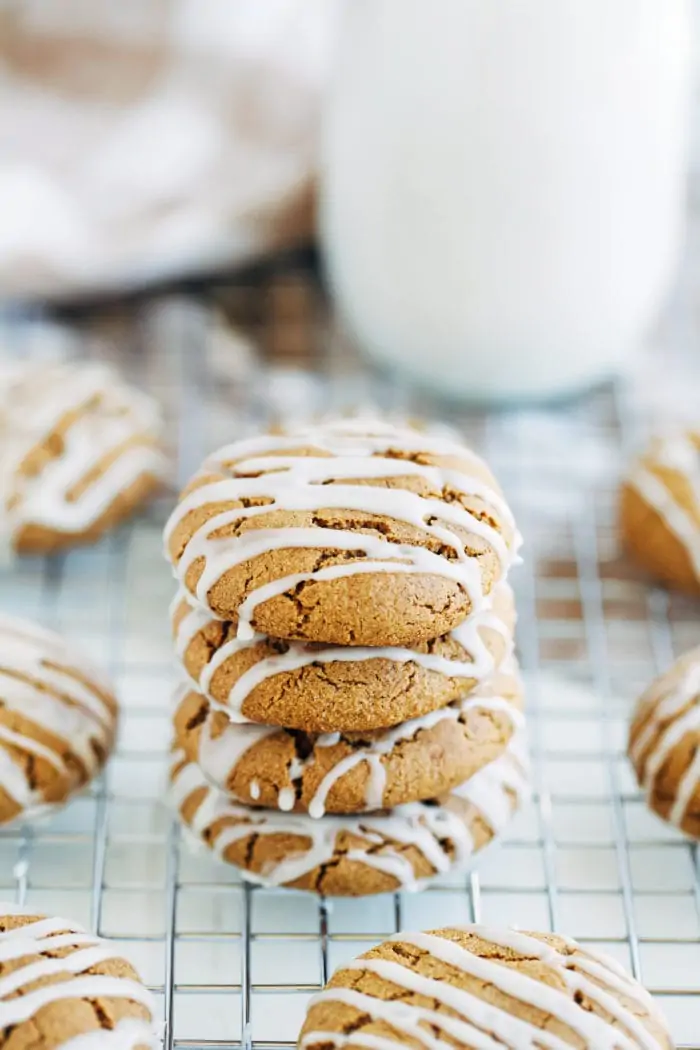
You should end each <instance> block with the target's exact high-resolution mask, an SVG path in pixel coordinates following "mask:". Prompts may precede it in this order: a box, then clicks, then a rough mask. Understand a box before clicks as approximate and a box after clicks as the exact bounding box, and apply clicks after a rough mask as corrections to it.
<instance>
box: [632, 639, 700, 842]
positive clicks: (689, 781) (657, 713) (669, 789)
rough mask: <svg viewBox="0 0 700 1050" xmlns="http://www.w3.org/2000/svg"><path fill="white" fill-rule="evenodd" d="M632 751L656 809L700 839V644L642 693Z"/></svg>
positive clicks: (639, 780) (637, 711) (655, 810)
mask: <svg viewBox="0 0 700 1050" xmlns="http://www.w3.org/2000/svg"><path fill="white" fill-rule="evenodd" d="M628 751H629V756H630V759H631V761H632V765H633V766H634V771H635V773H636V774H637V780H638V782H639V785H640V787H641V788H642V789H643V790H644V792H645V794H646V798H647V802H648V804H649V806H650V807H651V809H652V810H653V811H654V812H655V813H658V815H659V816H660V817H662V818H663V819H664V820H667V821H669V823H671V824H675V825H676V827H678V828H680V829H681V830H682V831H684V832H686V834H688V835H692V836H693V837H694V838H696V839H700V648H697V649H693V650H691V651H690V652H688V653H686V654H685V655H684V656H682V657H681V658H680V660H677V661H676V663H675V664H674V665H673V666H672V667H671V668H670V669H669V670H668V671H667V672H666V673H665V674H663V675H660V676H659V678H657V679H656V680H655V681H654V682H652V684H651V685H650V686H649V688H648V689H647V691H646V692H645V693H644V694H643V695H642V696H641V698H640V700H639V702H638V704H637V707H636V710H635V712H634V715H633V717H632V723H631V726H630V734H629V749H628Z"/></svg>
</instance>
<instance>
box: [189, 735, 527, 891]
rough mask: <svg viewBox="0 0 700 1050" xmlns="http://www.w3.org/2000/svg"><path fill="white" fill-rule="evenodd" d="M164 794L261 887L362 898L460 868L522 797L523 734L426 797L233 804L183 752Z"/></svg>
mask: <svg viewBox="0 0 700 1050" xmlns="http://www.w3.org/2000/svg"><path fill="white" fill-rule="evenodd" d="M171 779H172V797H173V802H174V804H175V805H176V807H177V809H178V812H179V813H180V817H181V819H182V820H183V822H184V823H185V825H186V826H187V827H188V828H189V829H190V831H191V832H192V833H193V835H194V837H195V841H197V842H203V843H204V844H205V845H206V846H208V847H209V849H211V850H212V851H213V852H214V854H215V855H216V856H218V857H219V858H220V859H221V860H224V861H226V862H227V863H229V864H233V865H235V866H236V867H238V868H240V869H241V871H242V874H243V877H244V878H246V879H248V880H250V881H253V882H257V883H261V884H263V885H267V886H287V887H290V888H292V889H300V890H307V891H309V892H312V893H323V894H327V895H329V896H334V895H335V896H348V897H362V896H367V895H369V894H374V893H385V892H392V891H394V890H397V889H418V888H420V887H422V886H424V885H425V884H426V882H427V881H429V880H430V879H431V878H433V877H434V876H435V875H438V874H444V873H446V872H448V871H452V870H466V869H467V868H468V867H469V866H470V865H471V863H472V862H473V859H474V857H475V856H476V855H477V854H478V853H479V852H480V850H482V849H483V848H484V846H486V845H487V844H488V843H489V842H491V840H492V839H493V838H494V837H495V836H497V835H498V834H499V833H500V832H501V831H502V830H503V828H504V827H505V826H506V825H507V824H508V822H509V821H510V819H511V817H512V815H513V813H514V812H515V811H516V810H517V809H518V808H519V806H520V804H521V803H522V801H523V800H524V799H525V798H526V797H527V795H528V791H529V787H528V764H527V757H526V752H525V747H524V741H523V739H522V737H521V736H519V735H517V736H515V737H513V738H512V739H511V741H510V743H509V745H508V747H507V748H506V750H505V751H504V752H503V753H502V754H501V755H500V756H499V757H498V758H497V759H495V760H494V761H493V762H491V763H489V764H488V765H486V766H484V767H483V768H482V769H480V770H479V772H478V773H476V774H475V775H474V776H473V777H471V778H470V779H469V780H467V781H466V782H465V783H464V784H461V785H459V786H458V787H456V788H454V789H453V790H452V791H451V792H450V793H449V794H447V795H443V796H441V797H440V798H439V799H437V800H434V801H431V802H411V803H407V804H406V805H402V806H397V807H396V808H395V809H394V810H392V811H383V812H378V813H372V814H366V815H363V816H359V815H356V816H344V817H341V816H332V815H330V814H327V815H326V816H324V817H321V818H320V819H319V820H314V819H313V818H312V817H310V816H308V815H307V814H296V813H280V812H276V811H274V810H269V809H267V810H266V809H252V808H249V807H246V806H242V805H238V804H236V803H234V802H232V801H231V800H230V799H228V798H227V797H226V796H225V795H224V794H223V793H222V792H221V791H219V790H218V789H217V788H215V787H213V786H212V785H211V784H209V783H208V782H207V781H206V779H205V778H204V775H203V773H202V772H201V770H200V769H199V767H198V766H197V765H196V764H195V763H192V762H189V761H188V759H187V757H186V756H185V754H184V752H183V751H182V750H176V751H175V753H174V755H173V765H172V771H171Z"/></svg>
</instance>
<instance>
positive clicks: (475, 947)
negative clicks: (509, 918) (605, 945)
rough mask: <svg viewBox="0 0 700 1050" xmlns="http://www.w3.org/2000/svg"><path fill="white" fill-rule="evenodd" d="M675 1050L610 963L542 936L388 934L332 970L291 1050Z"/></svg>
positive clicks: (652, 1012) (453, 931)
mask: <svg viewBox="0 0 700 1050" xmlns="http://www.w3.org/2000/svg"><path fill="white" fill-rule="evenodd" d="M389 1045H391V1046H397V1047H400V1046H407V1047H412V1048H415V1047H418V1046H431V1047H438V1046H440V1047H442V1046H450V1047H454V1048H455V1050H460V1048H462V1047H463V1048H465V1050H474V1048H475V1047H480V1048H483V1050H497V1048H500V1047H504V1048H505V1047H513V1048H515V1047H522V1048H523V1050H525V1048H527V1047H542V1048H544V1047H551V1048H552V1050H554V1048H555V1047H556V1048H557V1050H564V1048H566V1047H573V1048H575V1050H584V1048H586V1050H623V1048H624V1050H673V1047H674V1043H673V1040H672V1039H671V1036H670V1034H669V1030H668V1025H667V1023H666V1020H665V1018H664V1017H663V1015H662V1013H661V1011H660V1010H659V1008H658V1007H657V1006H656V1004H655V1002H654V1000H653V999H652V997H651V996H650V995H649V993H648V992H647V991H646V990H645V989H644V988H643V987H642V986H641V985H640V984H639V982H638V981H636V980H634V978H632V977H631V976H629V974H627V973H626V971H625V970H624V969H623V968H622V967H621V966H620V964H619V963H618V962H617V961H616V960H615V959H612V958H610V957H609V956H607V955H604V954H602V953H601V952H598V951H592V950H590V949H589V948H588V947H582V946H581V945H580V944H577V943H576V941H573V940H571V939H569V938H567V937H561V936H557V935H555V934H550V933H521V932H519V931H518V932H516V931H515V930H509V929H493V928H491V927H487V926H478V925H473V926H459V927H454V928H447V929H442V930H431V931H430V932H429V933H397V934H395V935H394V936H393V937H390V938H389V940H387V941H385V942H384V943H383V944H380V945H378V946H377V947H376V948H372V949H371V950H370V951H368V952H365V954H364V955H360V956H359V958H357V959H355V960H354V961H353V962H351V963H348V964H346V965H345V966H341V967H340V968H339V969H338V970H336V972H335V973H334V974H333V976H332V977H331V979H330V981H329V982H328V984H327V985H326V987H325V988H324V990H323V991H322V992H320V993H319V994H318V995H315V996H314V997H313V998H312V999H311V1001H310V1003H309V1006H308V1011H307V1015H306V1020H305V1022H304V1026H303V1028H302V1031H301V1035H300V1037H299V1050H328V1048H330V1047H337V1048H341V1047H343V1048H345V1047H352V1046H355V1047H358V1048H359V1047H362V1048H365V1047H368V1046H372V1047H379V1046H387V1047H388V1046H389Z"/></svg>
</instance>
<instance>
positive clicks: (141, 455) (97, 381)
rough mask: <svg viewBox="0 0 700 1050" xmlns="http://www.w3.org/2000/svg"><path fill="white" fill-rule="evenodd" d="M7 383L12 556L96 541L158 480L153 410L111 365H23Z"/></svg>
mask: <svg viewBox="0 0 700 1050" xmlns="http://www.w3.org/2000/svg"><path fill="white" fill-rule="evenodd" d="M0 387H1V388H0V536H2V538H3V539H4V542H5V545H6V546H8V547H9V548H10V549H11V550H14V551H17V552H19V553H21V554H24V553H38V554H45V553H50V552H53V551H57V550H61V549H63V548H66V547H71V546H73V545H77V544H82V543H92V542H93V541H95V540H97V539H98V538H99V537H100V536H102V535H103V533H105V532H106V531H107V530H108V529H111V528H112V527H113V526H114V525H116V524H117V523H118V522H121V521H122V520H123V519H125V518H126V517H128V516H129V515H130V514H131V512H132V511H133V510H135V509H136V508H137V507H138V506H140V505H141V504H142V503H143V502H144V501H145V500H146V499H147V498H148V497H149V496H151V495H152V494H153V493H154V491H155V490H156V489H157V487H158V486H159V485H160V484H161V482H162V478H163V476H164V473H165V459H164V456H163V453H162V451H161V450H160V448H159V434H160V420H159V415H158V411H157V409H156V406H155V404H154V402H152V401H151V399H150V398H147V397H145V396H144V395H143V394H141V393H139V392H138V391H136V390H133V389H132V388H130V387H128V386H127V385H126V384H125V383H124V382H122V380H121V379H120V378H119V377H118V375H117V374H116V373H115V372H114V371H112V369H110V368H107V367H105V366H103V365H96V364H81V363H61V364H49V365H44V366H42V367H39V366H36V365H32V366H23V367H21V368H20V369H19V370H16V371H15V372H14V373H13V374H12V376H11V378H9V379H8V378H7V377H5V378H4V379H3V381H2V383H1V384H0Z"/></svg>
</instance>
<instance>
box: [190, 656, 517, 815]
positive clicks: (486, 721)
mask: <svg viewBox="0 0 700 1050" xmlns="http://www.w3.org/2000/svg"><path fill="white" fill-rule="evenodd" d="M521 705H522V684H521V682H520V680H519V676H518V673H517V669H516V668H515V667H513V668H512V669H510V670H508V671H506V670H504V671H503V672H502V673H501V674H498V675H494V676H492V677H491V678H490V679H488V681H487V682H485V683H484V684H483V685H482V686H481V687H480V688H478V689H476V690H474V691H473V692H472V693H470V694H469V695H468V696H466V697H464V698H462V699H461V700H458V701H455V702H454V703H453V704H451V705H449V706H447V707H443V708H441V709H439V710H437V711H433V712H430V713H429V714H427V715H423V716H421V717H419V718H416V719H413V720H412V721H410V722H405V723H404V724H403V725H400V726H397V727H396V728H394V729H388V730H386V729H385V730H378V731H377V730H375V731H373V732H370V733H365V734H362V733H350V734H340V733H326V734H323V735H321V736H317V735H313V734H309V733H302V732H298V731H293V730H289V729H277V728H274V727H272V726H257V725H235V724H233V723H231V722H230V721H229V719H228V717H227V715H226V714H225V713H224V712H223V711H219V710H214V709H212V708H211V707H210V705H209V703H208V701H207V700H206V699H205V698H204V697H202V695H201V694H199V693H196V692H193V691H189V692H187V693H186V694H185V695H184V697H183V698H182V699H181V700H180V702H179V704H178V707H177V710H176V712H175V718H174V722H175V735H176V740H177V742H178V745H179V746H180V747H181V748H182V750H183V751H184V752H185V754H186V756H187V758H188V759H189V760H190V761H191V762H196V763H197V764H198V766H199V768H200V769H201V771H202V773H203V774H204V776H205V778H206V779H207V780H208V781H209V782H210V783H211V784H213V785H214V786H215V787H217V788H219V789H220V790H221V791H223V792H224V794H226V795H228V796H229V797H230V798H232V799H233V800H235V801H237V802H241V803H243V804H246V805H253V806H255V805H257V806H265V807H269V808H278V809H281V810H283V811H286V812H289V811H294V812H298V813H309V814H310V815H311V816H312V817H315V818H320V817H322V816H323V814H324V813H325V812H328V813H364V812H372V811H374V810H378V809H382V808H389V807H392V806H397V805H401V804H402V803H405V802H416V801H422V800H424V799H430V798H435V797H436V796H437V795H441V794H444V793H445V792H448V791H450V789H452V788H453V787H457V786H458V785H459V784H461V783H463V782H464V781H465V780H467V779H468V778H469V777H472V776H473V775H474V774H475V773H477V772H478V770H479V769H481V768H482V766H485V765H487V764H488V763H489V762H492V761H493V760H494V759H495V758H497V757H498V756H499V755H500V754H501V753H502V752H503V751H504V750H505V748H506V747H507V745H508V742H509V740H510V739H511V737H512V736H513V734H514V733H515V732H516V731H518V730H520V729H522V727H523V717H522V714H521V711H520V708H521Z"/></svg>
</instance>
